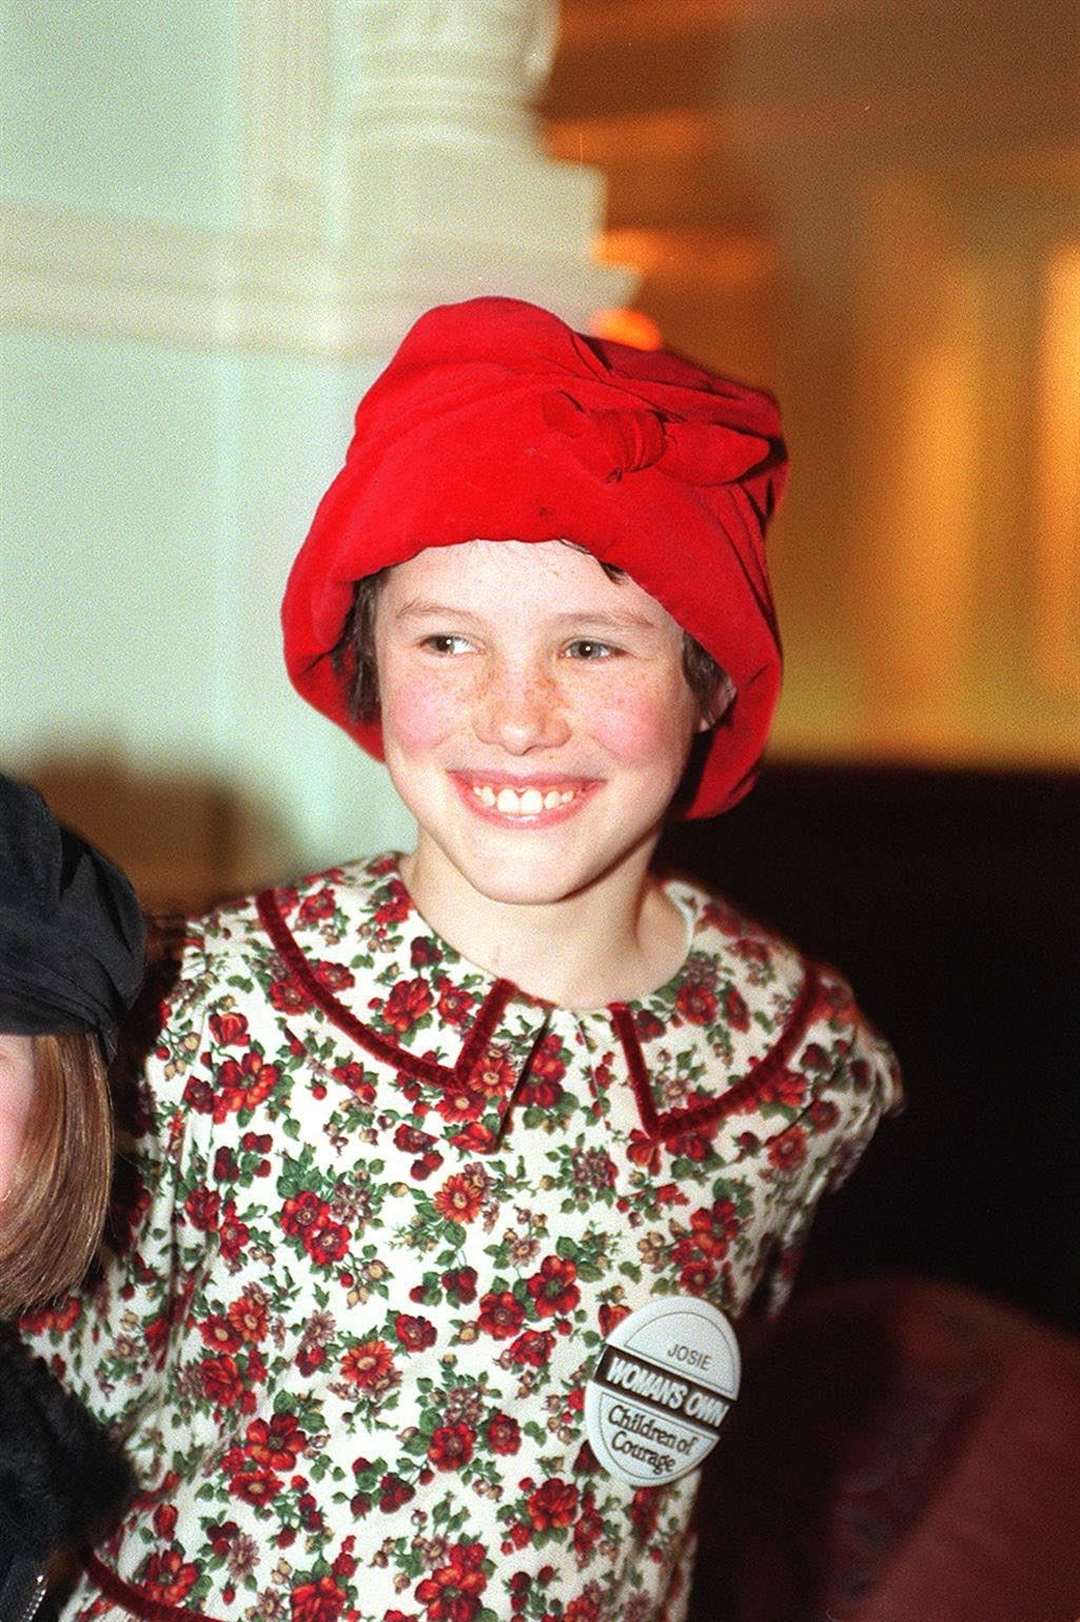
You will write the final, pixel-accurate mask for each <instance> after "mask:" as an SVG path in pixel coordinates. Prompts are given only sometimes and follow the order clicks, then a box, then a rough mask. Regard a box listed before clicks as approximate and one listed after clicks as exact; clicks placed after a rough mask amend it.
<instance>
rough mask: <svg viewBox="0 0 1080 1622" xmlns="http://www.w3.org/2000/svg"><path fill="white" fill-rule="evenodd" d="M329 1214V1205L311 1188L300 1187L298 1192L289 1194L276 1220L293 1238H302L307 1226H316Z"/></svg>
mask: <svg viewBox="0 0 1080 1622" xmlns="http://www.w3.org/2000/svg"><path fill="white" fill-rule="evenodd" d="M329 1214H330V1207H329V1205H328V1204H327V1203H326V1201H325V1200H323V1199H320V1198H319V1196H318V1194H313V1193H312V1191H311V1189H309V1188H305V1189H302V1190H301V1192H300V1193H299V1194H295V1195H292V1196H290V1198H289V1199H287V1200H286V1201H285V1204H284V1205H283V1206H282V1208H281V1215H280V1216H279V1217H278V1221H279V1222H280V1223H281V1226H282V1227H283V1228H284V1229H285V1232H286V1233H287V1234H291V1235H292V1236H293V1237H294V1238H303V1236H304V1234H305V1233H306V1232H307V1231H308V1229H309V1228H317V1227H319V1226H321V1224H322V1223H323V1222H325V1221H326V1219H327V1217H328V1216H329Z"/></svg>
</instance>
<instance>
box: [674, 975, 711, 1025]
mask: <svg viewBox="0 0 1080 1622" xmlns="http://www.w3.org/2000/svg"><path fill="white" fill-rule="evenodd" d="M675 1007H676V1008H677V1009H678V1011H679V1013H680V1014H681V1015H682V1017H683V1019H685V1020H686V1022H687V1024H688V1025H711V1024H712V1022H713V1020H714V1019H715V1018H716V993H715V991H712V990H711V989H710V988H709V987H708V986H706V985H703V984H702V982H701V981H700V980H687V981H686V982H685V983H684V984H683V985H681V986H680V987H679V990H678V994H677V996H676V998H675Z"/></svg>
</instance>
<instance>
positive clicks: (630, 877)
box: [401, 841, 687, 1009]
mask: <svg viewBox="0 0 1080 1622" xmlns="http://www.w3.org/2000/svg"><path fill="white" fill-rule="evenodd" d="M651 854H652V845H651V844H650V846H649V847H648V848H647V849H644V850H643V851H642V852H641V853H640V858H639V859H636V860H635V861H633V862H631V863H624V864H622V865H620V867H619V869H618V870H617V871H616V872H614V873H609V874H606V875H604V876H603V877H602V878H600V879H598V880H597V881H596V882H595V883H593V884H591V885H589V886H587V887H586V888H585V889H584V890H581V891H579V892H577V893H575V894H573V895H568V896H563V897H561V898H560V899H558V900H556V901H551V902H538V903H533V904H529V905H522V904H518V903H514V902H504V901H496V900H492V899H491V898H490V897H488V896H485V895H483V894H481V893H480V892H479V891H478V890H476V889H475V888H474V887H473V886H472V885H471V884H470V883H468V882H467V881H466V880H465V879H464V878H463V877H462V876H461V874H459V873H458V872H457V870H456V869H455V868H454V867H453V866H452V864H450V863H448V862H446V861H445V859H444V858H442V857H441V855H439V854H435V853H433V852H432V851H431V850H430V848H429V847H427V846H426V845H425V844H424V842H423V841H421V843H420V845H419V846H418V848H417V850H416V851H415V852H413V854H412V855H409V856H405V857H403V858H402V863H401V874H402V878H403V879H404V882H405V885H406V887H407V889H408V890H409V893H410V895H411V897H412V900H413V902H414V904H415V905H416V907H417V909H418V910H419V912H420V914H421V916H422V917H423V918H424V919H425V921H426V922H427V923H428V925H429V926H430V927H431V928H432V929H433V930H434V931H435V932H436V934H438V935H440V936H441V937H442V938H443V939H444V940H446V941H447V942H448V943H449V944H450V945H451V946H452V947H453V948H454V950H455V951H458V952H460V953H461V954H462V956H463V957H465V958H466V959H468V961H469V962H471V963H474V964H476V965H477V966H478V967H479V968H482V969H485V970H486V971H487V972H488V973H489V974H494V975H498V976H500V977H501V978H503V979H506V980H511V981H513V983H514V984H515V985H516V986H518V987H519V988H520V989H521V990H522V991H524V992H526V993H527V994H528V995H530V996H533V997H539V998H542V999H543V1000H544V1001H546V1002H552V1003H555V1004H557V1005H558V1006H560V1007H563V1008H580V1009H587V1008H598V1007H603V1006H604V1005H605V1004H607V1003H611V1002H628V1001H633V1000H635V999H637V998H640V997H643V996H646V995H648V993H649V992H651V991H653V990H655V989H656V988H657V987H658V986H660V985H663V984H665V983H666V982H667V981H668V980H670V979H671V978H672V976H673V975H674V974H675V973H676V972H677V971H678V969H679V968H680V967H681V965H682V963H683V961H684V959H685V957H686V952H687V924H686V920H685V918H684V916H683V914H682V913H681V911H680V910H679V908H678V907H677V906H676V905H675V903H674V902H673V901H671V899H670V898H669V897H668V895H667V894H666V893H665V891H664V890H663V889H662V888H661V887H660V886H659V884H657V882H656V881H655V879H654V878H653V877H652V875H651V874H650V873H649V871H648V861H649V857H650V856H651ZM635 855H637V853H635Z"/></svg>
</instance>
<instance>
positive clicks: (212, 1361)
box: [199, 1352, 244, 1408]
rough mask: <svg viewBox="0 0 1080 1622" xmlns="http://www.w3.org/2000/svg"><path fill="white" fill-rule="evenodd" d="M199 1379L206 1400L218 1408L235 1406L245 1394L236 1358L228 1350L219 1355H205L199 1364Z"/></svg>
mask: <svg viewBox="0 0 1080 1622" xmlns="http://www.w3.org/2000/svg"><path fill="white" fill-rule="evenodd" d="M199 1379H200V1380H201V1381H202V1388H203V1393H204V1395H205V1396H206V1400H207V1401H208V1402H212V1403H213V1404H214V1405H215V1407H217V1408H234V1407H235V1406H236V1405H237V1403H238V1402H239V1401H240V1399H241V1397H242V1396H243V1395H244V1382H243V1380H242V1379H241V1377H240V1370H239V1369H238V1368H237V1366H236V1359H235V1358H233V1357H232V1356H231V1355H230V1354H229V1353H228V1352H223V1353H221V1354H220V1356H218V1357H204V1358H203V1360H202V1362H201V1363H200V1364H199Z"/></svg>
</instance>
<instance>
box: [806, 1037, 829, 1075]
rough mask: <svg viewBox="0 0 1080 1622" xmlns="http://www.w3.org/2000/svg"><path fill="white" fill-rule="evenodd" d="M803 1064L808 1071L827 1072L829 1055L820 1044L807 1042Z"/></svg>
mask: <svg viewBox="0 0 1080 1622" xmlns="http://www.w3.org/2000/svg"><path fill="white" fill-rule="evenodd" d="M801 1062H802V1064H803V1065H804V1067H805V1068H806V1069H807V1070H827V1069H828V1068H829V1055H828V1054H827V1053H826V1051H825V1049H824V1048H823V1047H822V1045H821V1043H820V1042H807V1044H806V1046H805V1047H804V1048H803V1052H802V1060H801Z"/></svg>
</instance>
